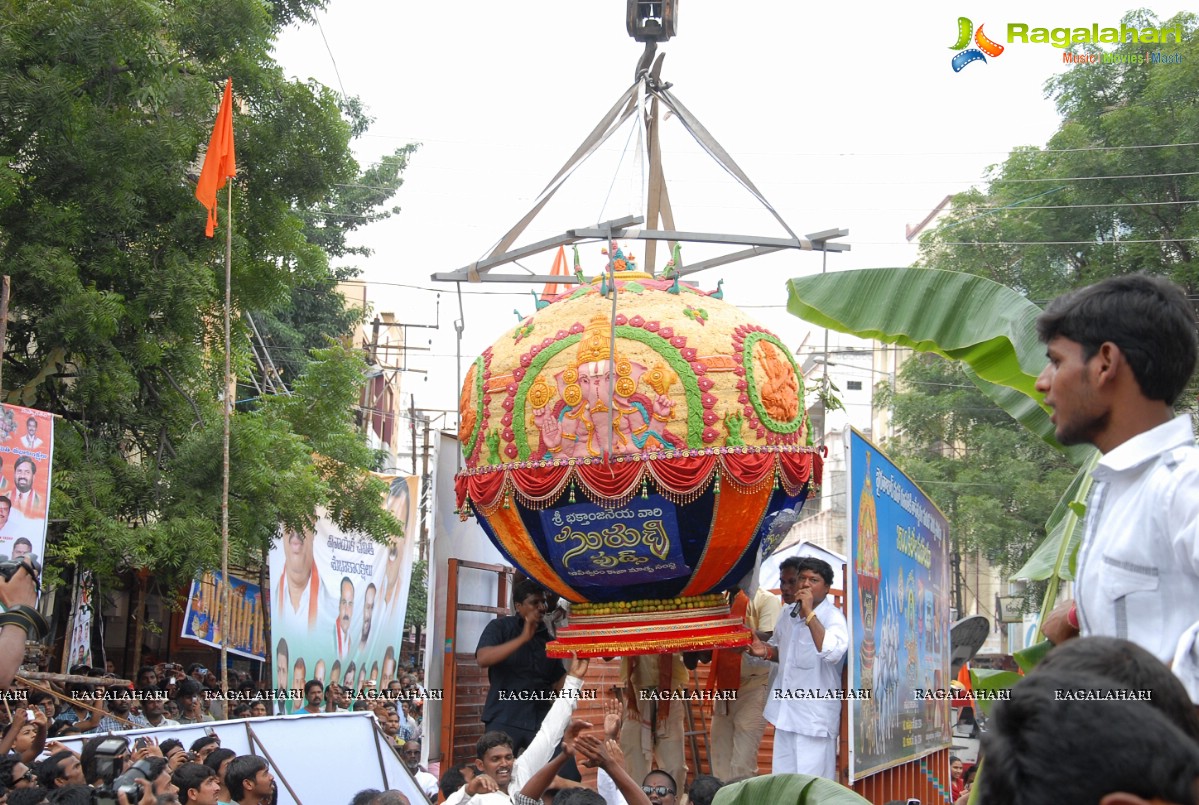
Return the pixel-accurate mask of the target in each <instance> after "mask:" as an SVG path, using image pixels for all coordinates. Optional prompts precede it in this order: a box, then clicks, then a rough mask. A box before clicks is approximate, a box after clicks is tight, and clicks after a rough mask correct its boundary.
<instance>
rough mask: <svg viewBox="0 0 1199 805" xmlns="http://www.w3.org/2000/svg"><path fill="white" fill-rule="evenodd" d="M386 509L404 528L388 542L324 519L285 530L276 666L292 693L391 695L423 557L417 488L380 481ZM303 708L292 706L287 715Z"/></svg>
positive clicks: (277, 574) (276, 606)
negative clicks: (335, 687) (315, 686)
mask: <svg viewBox="0 0 1199 805" xmlns="http://www.w3.org/2000/svg"><path fill="white" fill-rule="evenodd" d="M379 477H381V478H382V479H383V480H384V481H385V482H386V483H387V486H388V492H387V495H386V497H385V499H384V500H383V501H382V503H383V505H384V507H385V508H386V509H387V510H388V511H389V512H391V514H393V515H394V516H395V518H396V519H397V520H398V521H399V522H400V523H402V524H403V525H404V529H403V532H402V533H399V534H394V535H392V536H391V537H390V538H389V539H388V540H387V541H386V542H376V541H375V540H373V539H371V538H370V537H369V536H367V535H365V534H361V533H358V532H353V531H343V530H342V529H341V528H340V527H339V526H338V525H337V524H336V523H334V522H333V521H332V520H331V519H330V518H329V517H328V515H327V514H326V512H325V511H324V510H323V509H318V510H317V511H316V512H315V518H314V520H313V522H312V523H311V525H306V526H304V527H302V528H297V529H290V528H284V529H282V531H281V533H280V536H279V538H278V540H276V542H275V545H274V547H273V548H272V549H271V554H270V589H269V591H268V593H269V597H270V607H271V641H272V646H271V659H272V661H273V662H274V663H275V666H276V667H275V677H274V678H275V680H276V684H277V685H278V686H279V687H280V688H284V689H287V690H291V689H295V688H301V689H302V688H303V685H304V683H305V682H306V681H308V680H311V679H317V680H320V682H321V683H322V684H326V685H327V684H329V683H330V682H337V683H338V684H341V685H343V686H346V687H348V688H350V689H351V691H353V692H355V693H357V694H359V695H369V694H368V693H367V692H368V691H371V692H377V691H381V690H385V689H386V688H387V684H388V683H389V682H391V681H392V680H393V679H396V678H397V677H398V676H399V673H398V664H399V657H400V650H401V648H402V645H401V641H402V639H403V633H404V616H405V614H406V608H407V603H408V584H409V579H410V577H411V573H412V562H413V558H414V554H415V535H416V533H417V530H418V528H419V524H418V522H417V506H416V501H417V493H418V486H417V484H418V479H417V478H416V477H414V476H379ZM302 705H303V699H302V697H299V698H294V699H290V698H289V699H286V700H285V701H283V703H282V708H281V709H282V711H283V712H288V713H290V712H294V711H295V710H297V709H299V707H301V706H302Z"/></svg>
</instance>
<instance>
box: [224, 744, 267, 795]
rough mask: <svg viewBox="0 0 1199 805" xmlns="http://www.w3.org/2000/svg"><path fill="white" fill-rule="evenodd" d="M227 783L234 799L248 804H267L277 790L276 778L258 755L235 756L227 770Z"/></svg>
mask: <svg viewBox="0 0 1199 805" xmlns="http://www.w3.org/2000/svg"><path fill="white" fill-rule="evenodd" d="M225 784H226V785H227V786H228V787H229V795H230V796H231V797H233V801H234V802H244V803H246V805H267V803H268V802H270V801H271V797H272V795H273V794H274V791H275V778H274V776H273V775H272V774H271V772H270V769H268V768H267V765H266V761H265V760H263V759H262V758H260V757H258V756H257V755H239V756H238V757H235V758H233V760H232V761H231V762H230V763H229V769H228V770H227V771H226V772H225Z"/></svg>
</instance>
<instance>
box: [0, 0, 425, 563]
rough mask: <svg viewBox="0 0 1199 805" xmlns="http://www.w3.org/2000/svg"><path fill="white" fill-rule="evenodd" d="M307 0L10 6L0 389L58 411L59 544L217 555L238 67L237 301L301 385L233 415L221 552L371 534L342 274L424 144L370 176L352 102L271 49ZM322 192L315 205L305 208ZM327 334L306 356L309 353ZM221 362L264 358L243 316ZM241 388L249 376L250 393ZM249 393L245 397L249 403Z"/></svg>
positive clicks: (2, 134)
mask: <svg viewBox="0 0 1199 805" xmlns="http://www.w3.org/2000/svg"><path fill="white" fill-rule="evenodd" d="M323 7H324V2H323V1H321V0H275V2H272V3H269V4H263V3H257V2H252V0H224V1H223V2H220V3H218V4H217V5H216V6H213V5H212V4H211V3H201V2H199V0H182V1H181V2H172V3H163V2H157V1H156V0H15V2H11V3H8V4H7V5H6V6H5V13H4V15H3V24H0V154H4V155H7V156H6V157H4V158H3V159H0V260H3V261H4V263H5V266H6V272H7V273H9V274H11V275H12V278H13V299H12V312H11V322H10V326H9V331H8V336H9V341H8V344H7V349H6V351H5V353H4V356H3V358H4V380H5V383H6V389H8V390H9V393H8V395H7V396H6V399H7V400H8V401H13V402H15V401H20V402H21V403H23V404H27V405H33V406H35V407H39V408H44V409H46V410H50V411H53V412H55V413H57V414H60V415H61V417H62V419H61V420H59V422H58V425H57V426H56V442H55V457H54V459H55V488H54V494H53V496H52V511H51V517H52V518H53V519H54V520H55V521H57V523H59V524H61V525H57V526H56V527H55V531H54V532H53V533H52V540H53V541H54V542H55V544H54V545H53V546H52V548H51V555H52V557H53V556H57V557H58V559H59V560H60V561H74V560H77V561H81V562H84V563H85V564H88V565H89V566H90V567H93V568H95V569H96V570H98V571H99V572H101V573H102V574H103V575H107V576H112V575H114V574H117V573H120V572H122V571H124V570H125V569H127V568H130V567H137V568H150V569H152V570H153V571H154V572H155V578H156V579H157V581H158V582H159V583H160V584H161V585H163V586H168V585H173V584H176V583H178V582H180V581H182V580H185V579H187V578H189V577H191V576H192V575H193V574H194V573H195V572H196V571H197V570H198V569H201V568H209V567H213V566H214V565H215V564H216V563H217V557H218V551H219V542H220V541H219V534H220V523H221V508H220V492H221V475H222V472H221V442H222V426H221V402H220V393H221V389H222V370H223V354H222V353H223V335H222V331H221V311H222V306H223V300H224V264H223V260H224V238H223V235H224V232H225V231H227V230H226V227H227V226H229V225H230V221H229V219H228V217H227V210H226V206H225V193H224V192H222V194H221V213H220V224H219V228H218V233H217V235H218V236H217V238H215V239H212V240H209V239H207V238H205V237H204V235H203V226H204V216H205V212H204V209H203V208H202V207H201V206H200V205H199V203H198V202H197V201H196V200H195V198H194V195H193V192H194V187H195V180H196V176H197V174H198V171H199V166H200V162H199V158H200V155H202V154H203V151H204V148H205V145H206V143H207V141H208V138H209V135H210V133H211V131H212V125H213V119H214V117H215V111H216V105H217V101H218V99H219V94H220V88H221V85H222V84H223V83H224V78H225V76H232V78H233V87H234V95H235V106H234V131H235V139H236V142H237V157H238V175H237V178H236V180H235V181H234V183H233V211H234V212H233V221H232V226H233V255H234V258H233V282H232V294H233V306H234V309H235V311H248V312H252V315H253V316H254V320H255V322H256V323H259V324H260V326H261V329H263V330H265V331H266V332H265V333H264V337H265V338H266V339H267V341H268V343H269V344H270V345H271V348H272V350H276V349H277V350H279V354H278V355H277V356H276V357H278V358H279V359H280V360H279V362H280V363H281V364H282V366H281V367H280V368H281V371H282V373H283V376H284V379H285V380H286V382H287V383H288V384H289V385H290V386H291V387H292V390H293V392H294V396H291V397H287V398H281V399H278V400H263V401H259V402H258V404H256V405H246V406H243V407H242V409H241V410H239V412H238V413H237V415H236V416H234V418H233V425H232V432H231V442H230V451H231V467H232V469H231V485H230V501H229V524H230V536H231V543H232V545H231V547H232V558H233V560H234V561H249V560H253V559H257V558H259V557H261V555H262V549H263V548H264V547H265V546H267V545H269V543H270V541H271V539H272V536H273V534H274V531H275V528H276V526H277V524H278V523H279V522H281V521H282V522H289V523H297V522H299V521H300V520H301V519H304V518H306V517H309V516H311V513H312V511H313V509H314V507H316V506H326V507H328V508H329V510H330V511H331V512H332V513H333V515H334V517H335V518H336V519H337V520H338V521H339V523H341V524H342V525H343V526H352V527H356V528H360V529H362V530H364V531H366V532H368V533H370V534H372V535H374V536H377V537H382V536H384V535H385V534H387V533H389V532H391V531H393V530H394V529H395V526H396V523H395V522H394V520H393V519H392V518H391V517H390V516H389V515H387V514H386V513H385V512H382V511H381V508H380V506H379V501H380V499H381V495H382V487H381V486H380V485H379V484H378V483H377V482H375V481H373V480H371V479H370V478H369V477H368V476H366V475H365V474H364V472H363V471H364V469H365V468H367V467H370V466H371V465H372V464H373V463H374V460H375V456H374V455H373V454H372V453H371V451H369V450H367V449H366V447H365V445H364V444H363V443H362V441H361V438H360V436H359V435H358V433H357V428H356V427H355V425H354V420H353V416H352V410H353V407H354V406H355V405H356V403H357V395H358V391H359V389H360V387H361V384H362V371H363V368H364V366H363V362H362V359H361V357H359V356H357V355H355V354H352V353H350V352H348V351H347V350H346V349H344V348H342V347H330V346H329V345H330V344H333V343H335V340H336V339H340V338H342V337H344V336H345V335H346V334H347V332H348V331H349V329H350V328H351V327H352V326H353V325H354V324H355V323H356V322H358V321H359V320H360V317H361V312H360V311H359V310H357V309H351V310H347V309H346V307H345V301H344V299H342V298H341V297H340V296H339V295H338V294H336V293H335V292H334V288H335V286H336V283H337V282H338V281H339V280H341V279H344V278H346V277H348V276H352V274H353V273H354V272H353V269H352V268H346V269H336V270H335V269H332V268H331V267H330V265H329V261H330V258H339V257H343V256H348V255H350V254H353V253H355V251H356V250H355V249H354V248H352V247H349V246H348V245H347V240H346V238H347V235H348V233H349V232H351V231H353V230H354V229H355V228H357V227H359V226H362V225H363V224H364V223H366V222H367V221H371V220H377V219H379V218H381V217H386V216H388V215H391V214H393V213H394V212H395V210H394V209H391V208H388V207H387V206H386V205H387V203H388V200H389V199H390V197H391V196H392V195H394V193H395V190H396V188H398V187H399V184H400V181H401V179H400V175H401V172H402V171H403V169H404V167H405V166H406V164H407V159H408V157H409V156H410V155H411V153H412V151H413V148H414V147H413V146H405V147H404V148H401V149H398V150H397V151H396V152H395V153H394V154H392V155H390V156H388V157H385V158H384V159H383V160H381V161H380V163H379V164H378V165H374V166H368V167H367V168H365V169H363V168H360V166H359V165H358V164H357V162H356V161H355V159H354V158H353V155H352V153H351V150H350V143H351V141H352V138H353V137H355V136H358V135H360V134H362V133H363V132H364V131H366V128H367V126H368V125H369V120H368V119H367V118H366V116H365V115H364V114H363V113H362V109H361V104H360V103H359V102H358V101H357V99H353V98H342V97H339V96H338V95H337V94H336V93H334V92H332V91H331V90H329V89H327V88H325V87H322V86H320V85H317V84H314V83H303V82H297V81H292V80H289V79H287V78H285V76H284V75H283V72H282V70H281V69H280V68H279V67H278V66H277V65H275V64H274V62H273V61H272V58H271V55H270V54H271V50H272V47H273V44H274V40H275V37H276V35H277V33H278V31H279V30H280V28H281V27H282V26H285V25H288V24H291V23H293V22H296V21H304V20H307V19H310V18H311V16H312V14H314V13H315V12H316V11H318V10H319V9H321V8H323ZM317 211H320V215H319V216H318V215H315V213H316V212H317ZM314 349H316V350H317V351H316V352H315V353H312V350H314ZM231 357H232V363H233V367H234V372H235V374H237V375H238V376H239V377H242V378H245V377H247V376H248V375H250V374H251V373H257V372H258V371H259V370H258V368H257V366H256V364H255V363H254V360H253V356H252V355H251V353H250V351H249V342H248V339H247V333H246V329H245V324H244V323H243V322H240V321H239V322H235V325H234V332H233V355H232V356H231ZM243 391H244V390H243ZM242 396H246V395H244V394H239V397H242Z"/></svg>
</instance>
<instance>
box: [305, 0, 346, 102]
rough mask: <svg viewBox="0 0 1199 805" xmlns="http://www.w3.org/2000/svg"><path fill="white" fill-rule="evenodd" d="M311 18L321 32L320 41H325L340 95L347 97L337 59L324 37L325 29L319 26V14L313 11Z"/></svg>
mask: <svg viewBox="0 0 1199 805" xmlns="http://www.w3.org/2000/svg"><path fill="white" fill-rule="evenodd" d="M312 20H313V22H315V23H316V29H317V30H318V31H320V32H321V41H322V42H324V43H325V52H326V53H328V54H329V62H330V64H332V65H333V75H335V76H337V86H338V87H340V88H341V97H343V98H349V97H350V96H349V94H348V93H346V87H345V84H343V83H342V82H341V71H340V70H338V69H337V59H335V58H333V48H331V47H329V40H328V39H326V38H325V29H324V28H323V27H322V26H321V19H320V16H319V15H317V14H316V13H315V12H314V13H313V15H312Z"/></svg>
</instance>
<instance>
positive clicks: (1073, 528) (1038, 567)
mask: <svg viewBox="0 0 1199 805" xmlns="http://www.w3.org/2000/svg"><path fill="white" fill-rule="evenodd" d="M1090 452H1091V455H1090V456H1089V457H1088V459H1087V461H1086V463H1084V464H1083V465H1082V466H1081V467H1079V468H1078V472H1077V473H1075V474H1074V480H1072V481H1071V482H1070V486H1068V487H1066V491H1065V492H1063V493H1062V497H1061V499H1060V500H1058V503H1057V506H1055V507H1054V509H1053V513H1052V514H1051V515H1049V519H1048V520H1047V521H1046V522H1045V533H1046V534H1048V537H1046V539H1045V541H1044V542H1042V543H1041V544H1040V545H1038V546H1037V549H1036V550H1035V551H1034V552H1033V555H1032V556H1030V557H1029V558H1028V561H1027V562H1025V563H1024V567H1022V568H1020V569H1019V570H1017V571H1016V572H1015V574H1014V575H1013V576H1012V578H1015V579H1029V580H1030V581H1043V580H1045V579H1066V580H1070V579H1072V578H1074V573H1073V571H1072V569H1070V568H1069V567H1067V564H1066V563H1067V560H1068V559H1069V557H1070V554H1071V553H1073V552H1075V551H1077V550H1078V544H1079V542H1080V540H1081V539H1082V532H1081V531H1080V530H1079V528H1078V524H1079V522H1080V521H1081V520H1082V516H1083V514H1084V513H1085V512H1086V504H1085V503H1084V501H1086V499H1087V495H1088V494H1090V491H1091V470H1093V469H1095V465H1096V464H1097V463H1098V462H1099V456H1100V453H1099V451H1098V450H1095V449H1094V448H1092V449H1091V451H1090ZM1054 587H1055V588H1056V584H1054ZM1055 597H1056V596H1055ZM1050 609H1052V607H1050ZM1041 614H1042V617H1044V615H1045V614H1047V611H1046V612H1042V613H1041Z"/></svg>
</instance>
